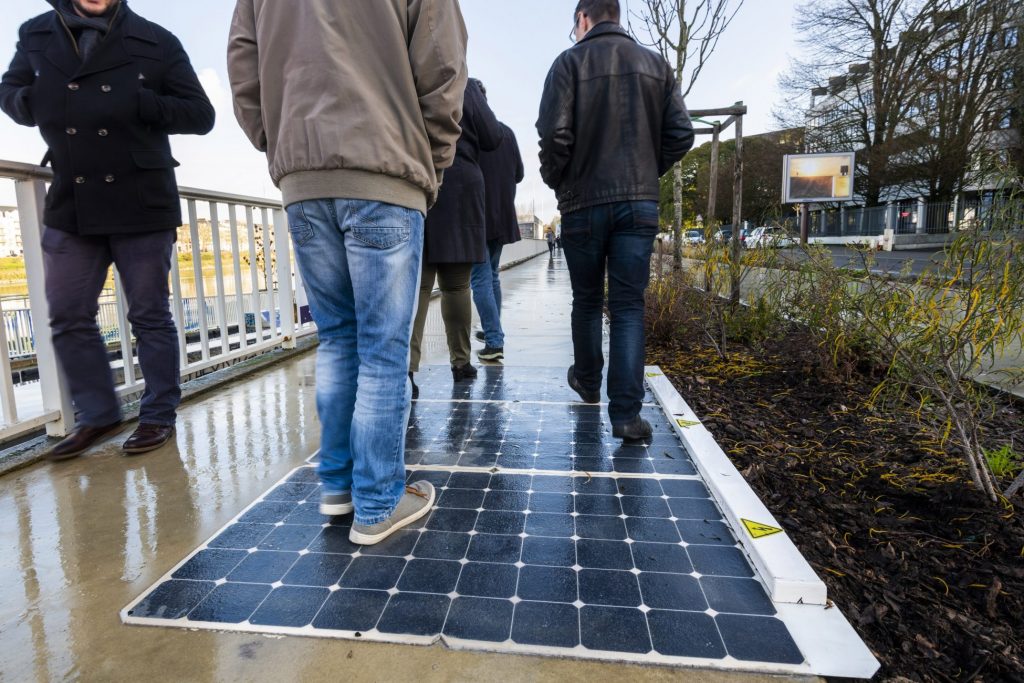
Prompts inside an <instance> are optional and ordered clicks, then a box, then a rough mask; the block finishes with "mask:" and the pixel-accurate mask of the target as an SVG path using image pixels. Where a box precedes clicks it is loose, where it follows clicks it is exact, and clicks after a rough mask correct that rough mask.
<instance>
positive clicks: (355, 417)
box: [288, 199, 423, 524]
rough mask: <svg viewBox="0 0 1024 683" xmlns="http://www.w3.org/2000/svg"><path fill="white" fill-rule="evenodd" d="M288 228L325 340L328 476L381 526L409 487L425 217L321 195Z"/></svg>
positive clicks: (294, 208)
mask: <svg viewBox="0 0 1024 683" xmlns="http://www.w3.org/2000/svg"><path fill="white" fill-rule="evenodd" d="M288 224H289V230H290V231H291V235H292V241H293V242H294V244H295V257H296V260H297V261H298V265H299V271H300V272H301V273H302V280H303V282H304V283H305V285H306V293H307V295H308V298H309V306H310V310H311V312H312V314H313V320H314V322H316V325H317V328H318V333H319V337H320V348H319V351H318V352H317V368H316V405H317V412H318V413H319V415H320V423H321V438H320V479H321V481H322V482H323V485H324V492H325V493H328V494H332V493H344V492H348V491H350V490H351V491H352V499H353V503H354V504H355V509H356V522H358V523H359V524H376V523H378V522H381V521H384V520H385V519H387V518H388V517H390V516H391V513H392V512H394V510H395V507H396V506H397V505H398V502H399V501H400V500H401V498H402V495H403V494H404V492H405V430H406V427H407V425H408V422H409V410H410V405H411V400H412V388H411V385H410V384H409V381H408V372H409V340H410V338H411V336H412V324H413V316H414V314H415V312H416V293H417V290H418V288H419V284H420V261H421V257H422V253H423V215H422V214H421V213H419V212H418V211H414V210H412V209H405V208H402V207H399V206H393V205H391V204H383V203H381V202H372V201H359V200H347V199H318V200H311V201H304V202H296V203H295V204H291V205H289V206H288Z"/></svg>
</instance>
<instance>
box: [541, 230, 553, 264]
mask: <svg viewBox="0 0 1024 683" xmlns="http://www.w3.org/2000/svg"><path fill="white" fill-rule="evenodd" d="M544 239H546V240H547V241H548V256H550V257H551V258H555V231H554V230H548V231H547V232H546V233H544Z"/></svg>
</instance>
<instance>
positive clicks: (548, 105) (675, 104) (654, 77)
mask: <svg viewBox="0 0 1024 683" xmlns="http://www.w3.org/2000/svg"><path fill="white" fill-rule="evenodd" d="M619 15H620V6H619V2H618V0H580V2H579V4H578V5H577V6H576V12H575V14H574V19H575V22H576V26H575V37H576V40H577V41H578V44H577V45H576V46H575V47H573V48H571V49H569V50H566V51H565V52H563V53H562V54H561V55H560V56H559V57H558V59H557V60H555V63H554V66H552V67H551V72H550V73H549V74H548V79H547V83H546V84H545V86H544V95H543V98H542V100H541V105H540V118H539V120H538V121H537V131H538V132H539V133H540V161H541V175H542V176H543V178H544V182H545V183H547V184H548V185H549V186H550V187H551V188H552V189H554V190H555V193H556V195H557V197H558V208H559V211H561V213H562V251H563V253H564V254H565V261H566V265H567V266H568V267H569V276H570V278H571V279H572V291H573V308H572V338H573V353H574V356H575V365H573V366H572V367H570V368H569V376H568V382H569V386H570V387H572V388H573V389H574V390H575V391H576V392H577V393H578V394H579V395H580V397H581V398H582V399H583V400H584V401H585V402H587V403H598V402H600V400H601V374H602V370H603V368H604V357H603V355H602V352H601V328H602V315H603V311H604V298H605V273H606V272H607V275H608V311H609V318H610V322H611V340H610V352H609V358H608V398H609V404H608V415H609V418H610V419H611V423H612V433H613V434H614V435H615V437H616V438H622V439H627V440H642V439H646V438H647V437H649V436H650V434H651V426H650V424H648V423H647V422H646V421H645V420H644V419H643V418H641V417H640V407H641V405H642V403H643V395H644V291H645V290H646V289H647V284H648V280H649V279H650V262H651V251H652V249H653V245H654V238H655V236H656V235H657V234H658V199H659V197H660V191H659V190H660V188H659V178H660V177H661V176H662V175H664V174H665V172H667V171H668V170H669V169H670V168H672V166H673V165H674V164H675V163H676V162H677V161H679V160H680V159H681V158H682V157H683V155H685V154H686V152H687V151H689V149H690V148H691V147H692V146H693V126H692V125H691V124H690V117H689V115H688V114H687V112H686V106H685V105H684V104H683V98H682V95H681V94H680V91H679V86H678V84H677V83H676V79H675V76H674V74H673V73H672V69H671V68H670V67H669V65H668V64H667V63H666V62H665V60H664V59H663V58H662V57H661V56H660V55H657V54H655V53H654V52H652V51H651V50H648V49H646V48H644V47H642V46H641V45H639V44H637V42H636V41H635V40H633V39H632V38H631V37H630V36H629V33H627V32H626V31H625V30H624V29H623V28H622V26H620V25H619Z"/></svg>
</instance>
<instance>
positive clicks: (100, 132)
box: [96, 128, 110, 138]
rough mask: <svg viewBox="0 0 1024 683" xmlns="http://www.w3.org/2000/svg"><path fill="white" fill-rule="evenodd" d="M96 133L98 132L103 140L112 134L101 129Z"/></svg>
mask: <svg viewBox="0 0 1024 683" xmlns="http://www.w3.org/2000/svg"><path fill="white" fill-rule="evenodd" d="M96 132H97V133H98V134H99V136H100V137H101V138H105V137H107V136H108V135H110V132H109V131H108V130H107V129H106V128H100V129H99V130H98V131H96Z"/></svg>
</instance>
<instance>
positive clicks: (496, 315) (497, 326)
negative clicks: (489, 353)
mask: <svg viewBox="0 0 1024 683" xmlns="http://www.w3.org/2000/svg"><path fill="white" fill-rule="evenodd" d="M501 250H502V244H501V242H499V241H498V240H491V241H490V242H488V243H487V255H488V260H487V261H484V262H483V263H477V264H476V265H474V266H473V274H472V275H471V276H470V286H471V287H472V288H473V303H475V304H476V310H477V313H479V314H480V326H481V327H483V328H484V342H485V343H486V344H487V346H489V347H490V348H492V349H502V348H505V332H504V330H502V329H501Z"/></svg>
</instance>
